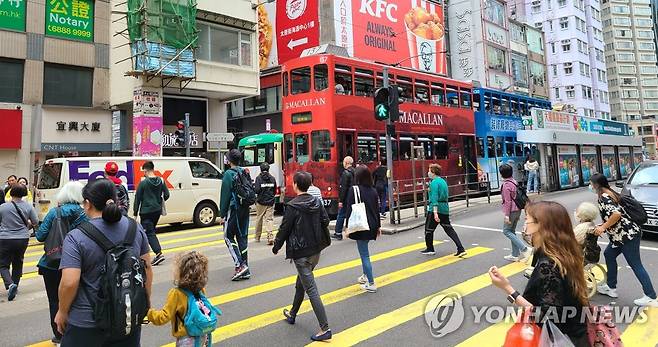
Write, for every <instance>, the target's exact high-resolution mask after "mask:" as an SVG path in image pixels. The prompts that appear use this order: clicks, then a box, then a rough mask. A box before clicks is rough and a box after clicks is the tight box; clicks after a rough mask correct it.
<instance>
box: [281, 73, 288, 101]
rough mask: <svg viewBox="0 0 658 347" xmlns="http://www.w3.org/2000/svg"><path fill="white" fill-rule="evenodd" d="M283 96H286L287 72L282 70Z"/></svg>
mask: <svg viewBox="0 0 658 347" xmlns="http://www.w3.org/2000/svg"><path fill="white" fill-rule="evenodd" d="M281 79H282V80H283V96H288V73H287V72H284V73H283V77H282V78H281Z"/></svg>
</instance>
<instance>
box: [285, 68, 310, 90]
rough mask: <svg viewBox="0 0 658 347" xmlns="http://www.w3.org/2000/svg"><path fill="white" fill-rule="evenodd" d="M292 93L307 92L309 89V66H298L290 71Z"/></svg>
mask: <svg viewBox="0 0 658 347" xmlns="http://www.w3.org/2000/svg"><path fill="white" fill-rule="evenodd" d="M290 79H291V80H292V81H291V90H290V93H291V94H292V95H296V94H302V93H308V92H309V91H311V68H310V67H300V68H298V69H294V70H292V71H290Z"/></svg>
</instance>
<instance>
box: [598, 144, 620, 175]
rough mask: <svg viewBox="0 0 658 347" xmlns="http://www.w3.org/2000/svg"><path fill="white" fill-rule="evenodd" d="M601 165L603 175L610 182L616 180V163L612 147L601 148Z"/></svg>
mask: <svg viewBox="0 0 658 347" xmlns="http://www.w3.org/2000/svg"><path fill="white" fill-rule="evenodd" d="M601 163H602V164H603V165H602V168H603V175H604V176H605V177H607V178H608V179H609V180H611V181H614V180H616V179H617V163H616V160H615V149H614V147H601Z"/></svg>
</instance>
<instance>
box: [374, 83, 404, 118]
mask: <svg viewBox="0 0 658 347" xmlns="http://www.w3.org/2000/svg"><path fill="white" fill-rule="evenodd" d="M399 104H400V101H399V91H398V86H396V85H391V86H389V87H388V88H378V89H377V90H376V91H375V119H376V120H387V119H389V118H390V119H391V121H393V122H395V121H397V120H398V119H400V115H399V113H400V110H399Z"/></svg>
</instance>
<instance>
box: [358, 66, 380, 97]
mask: <svg viewBox="0 0 658 347" xmlns="http://www.w3.org/2000/svg"><path fill="white" fill-rule="evenodd" d="M373 78H374V73H373V72H372V70H365V69H359V68H356V69H355V71H354V88H355V95H357V96H372V95H373V90H374V88H375V81H374V80H373Z"/></svg>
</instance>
